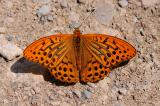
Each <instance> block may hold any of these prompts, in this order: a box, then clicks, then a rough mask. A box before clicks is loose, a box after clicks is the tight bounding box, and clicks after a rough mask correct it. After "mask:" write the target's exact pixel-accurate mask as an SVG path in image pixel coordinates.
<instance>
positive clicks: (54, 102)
mask: <svg viewBox="0 0 160 106" xmlns="http://www.w3.org/2000/svg"><path fill="white" fill-rule="evenodd" d="M51 104H52V106H60V104H61V101H52V102H51Z"/></svg>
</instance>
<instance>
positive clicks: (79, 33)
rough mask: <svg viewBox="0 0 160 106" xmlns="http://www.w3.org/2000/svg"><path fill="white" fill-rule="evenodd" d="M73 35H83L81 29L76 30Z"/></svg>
mask: <svg viewBox="0 0 160 106" xmlns="http://www.w3.org/2000/svg"><path fill="white" fill-rule="evenodd" d="M73 33H74V35H81V31H80V30H79V28H75V29H74V32H73Z"/></svg>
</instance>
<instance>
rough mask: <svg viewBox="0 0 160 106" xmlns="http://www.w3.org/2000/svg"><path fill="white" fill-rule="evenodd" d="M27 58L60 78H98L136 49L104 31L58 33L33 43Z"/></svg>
mask: <svg viewBox="0 0 160 106" xmlns="http://www.w3.org/2000/svg"><path fill="white" fill-rule="evenodd" d="M23 55H24V57H25V58H26V59H28V60H29V61H32V62H36V63H38V64H41V65H42V66H43V67H45V68H47V69H48V70H49V72H50V73H51V75H53V76H54V78H55V79H57V80H59V81H61V82H67V83H76V82H78V81H79V82H85V83H86V82H97V81H99V80H101V79H103V78H104V77H105V76H107V75H108V74H109V73H110V71H111V70H112V69H114V68H116V67H119V66H122V65H124V64H127V63H128V62H129V60H130V59H132V58H133V57H134V56H135V55H136V49H135V48H134V47H133V46H132V45H131V44H129V43H127V42H126V41H124V40H122V39H119V38H116V37H113V36H110V35H104V34H81V32H80V30H79V28H75V30H74V32H73V34H55V35H51V36H48V37H43V38H41V39H39V40H37V41H35V42H33V43H32V44H30V45H29V46H28V47H27V48H26V49H25V50H24V52H23Z"/></svg>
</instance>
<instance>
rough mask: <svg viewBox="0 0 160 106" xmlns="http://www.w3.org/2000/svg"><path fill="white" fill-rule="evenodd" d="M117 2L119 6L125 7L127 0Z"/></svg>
mask: <svg viewBox="0 0 160 106" xmlns="http://www.w3.org/2000/svg"><path fill="white" fill-rule="evenodd" d="M118 3H119V5H120V6H121V7H126V6H127V5H128V0H120V1H119V2H118Z"/></svg>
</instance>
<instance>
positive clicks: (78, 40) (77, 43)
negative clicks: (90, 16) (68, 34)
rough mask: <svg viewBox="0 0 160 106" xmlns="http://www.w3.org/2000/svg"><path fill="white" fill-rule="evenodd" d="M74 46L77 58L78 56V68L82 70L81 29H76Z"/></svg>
mask: <svg viewBox="0 0 160 106" xmlns="http://www.w3.org/2000/svg"><path fill="white" fill-rule="evenodd" d="M72 36H73V40H72V42H73V47H74V52H75V58H76V66H77V69H78V70H81V54H80V52H81V51H80V49H81V48H80V47H81V45H80V43H81V36H82V34H81V32H80V30H79V29H75V31H74V33H73V35H72Z"/></svg>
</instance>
